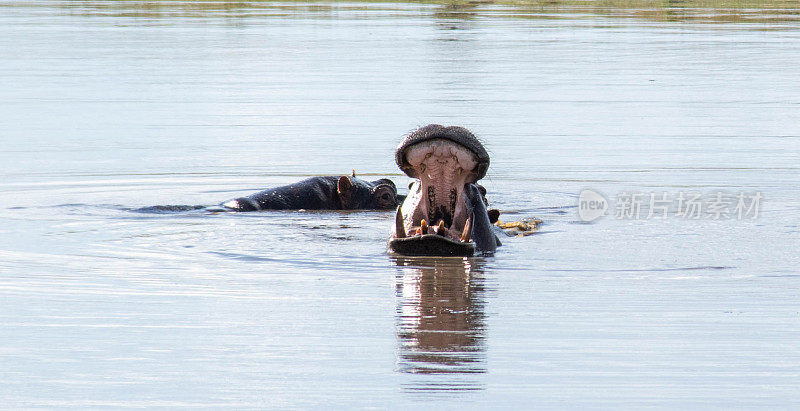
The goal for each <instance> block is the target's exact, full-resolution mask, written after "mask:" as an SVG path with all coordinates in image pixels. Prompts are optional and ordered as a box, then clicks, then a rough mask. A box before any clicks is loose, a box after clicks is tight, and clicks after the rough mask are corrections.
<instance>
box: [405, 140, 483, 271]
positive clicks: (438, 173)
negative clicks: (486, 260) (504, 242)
mask: <svg viewBox="0 0 800 411" xmlns="http://www.w3.org/2000/svg"><path fill="white" fill-rule="evenodd" d="M397 162H398V165H399V166H400V168H401V169H402V170H403V171H405V172H406V174H408V175H409V176H411V177H414V178H416V179H418V181H415V182H414V183H412V184H411V186H409V193H408V196H407V197H406V198H405V201H404V202H403V204H402V205H401V206H400V207H398V209H397V215H396V218H395V224H394V229H393V233H392V237H391V238H390V239H389V250H390V251H392V252H394V253H397V254H402V255H415V256H471V255H473V254H474V253H475V251H476V250H478V251H493V250H494V249H495V248H496V247H497V241H496V237H495V236H494V234H493V233H492V231H491V229H490V226H491V223H490V222H489V217H488V214H487V211H486V207H485V204H484V202H483V201H484V200H483V195H482V193H481V192H480V191H479V188H478V186H477V185H476V184H475V182H476V181H477V180H478V179H480V178H481V177H483V174H485V172H486V168H487V167H488V163H489V158H488V155H487V154H486V151H485V150H484V149H483V146H482V145H481V144H480V142H478V140H477V139H476V138H475V137H474V136H473V135H472V133H470V132H469V131H467V130H466V129H463V128H460V127H442V126H438V125H431V126H426V127H423V128H421V129H419V130H417V131H415V132H414V133H412V134H410V135H409V136H408V137H407V138H406V140H405V141H404V142H403V143H402V144H400V146H399V147H398V149H397Z"/></svg>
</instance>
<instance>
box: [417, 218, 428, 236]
mask: <svg viewBox="0 0 800 411" xmlns="http://www.w3.org/2000/svg"><path fill="white" fill-rule="evenodd" d="M419 233H420V234H428V222H427V221H425V219H424V218H423V219H422V221H421V222H420V223H419Z"/></svg>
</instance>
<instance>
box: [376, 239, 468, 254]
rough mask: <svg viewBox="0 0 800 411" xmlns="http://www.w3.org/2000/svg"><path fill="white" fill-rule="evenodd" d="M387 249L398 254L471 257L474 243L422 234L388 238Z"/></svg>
mask: <svg viewBox="0 0 800 411" xmlns="http://www.w3.org/2000/svg"><path fill="white" fill-rule="evenodd" d="M389 249H390V250H392V251H393V252H395V253H397V254H400V255H408V256H442V257H471V256H472V255H473V254H475V245H474V244H473V243H469V242H466V243H465V242H460V241H454V240H451V239H450V238H447V237H443V236H440V235H438V234H424V235H416V236H413V237H405V238H397V237H395V238H392V239H390V240H389Z"/></svg>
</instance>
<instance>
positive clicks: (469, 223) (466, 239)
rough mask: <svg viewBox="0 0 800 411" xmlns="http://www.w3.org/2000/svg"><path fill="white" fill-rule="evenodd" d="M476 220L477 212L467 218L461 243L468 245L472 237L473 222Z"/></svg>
mask: <svg viewBox="0 0 800 411" xmlns="http://www.w3.org/2000/svg"><path fill="white" fill-rule="evenodd" d="M474 219H475V212H473V213H472V214H470V215H469V217H467V221H466V222H465V223H464V232H462V233H461V242H462V243H468V242H469V240H470V238H471V237H472V220H474Z"/></svg>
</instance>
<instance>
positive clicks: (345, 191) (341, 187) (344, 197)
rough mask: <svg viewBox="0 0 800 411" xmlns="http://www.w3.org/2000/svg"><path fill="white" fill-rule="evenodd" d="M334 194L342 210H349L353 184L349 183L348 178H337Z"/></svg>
mask: <svg viewBox="0 0 800 411" xmlns="http://www.w3.org/2000/svg"><path fill="white" fill-rule="evenodd" d="M336 192H337V193H338V194H339V204H341V206H342V208H343V209H348V208H350V203H351V201H350V199H351V198H352V194H353V182H352V181H350V177H348V176H341V177H339V181H337V182H336Z"/></svg>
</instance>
